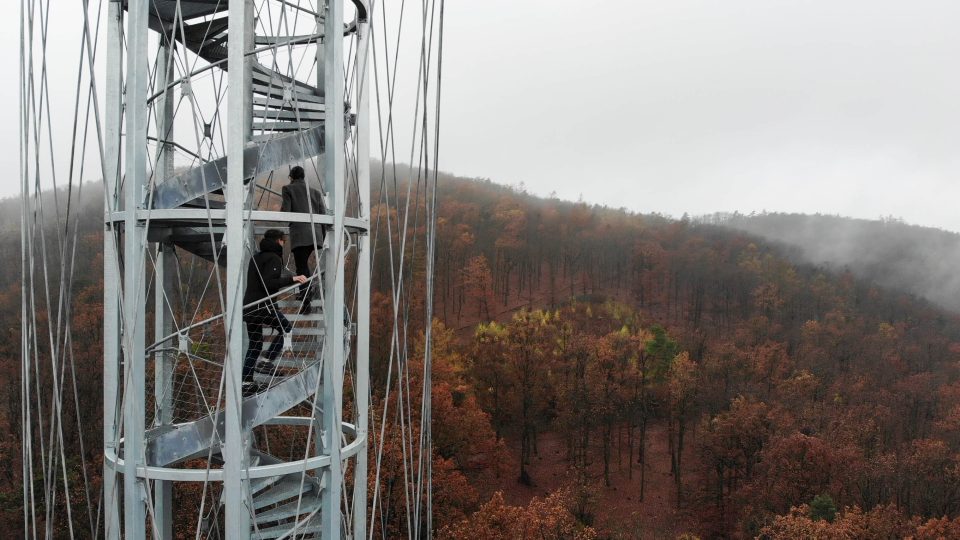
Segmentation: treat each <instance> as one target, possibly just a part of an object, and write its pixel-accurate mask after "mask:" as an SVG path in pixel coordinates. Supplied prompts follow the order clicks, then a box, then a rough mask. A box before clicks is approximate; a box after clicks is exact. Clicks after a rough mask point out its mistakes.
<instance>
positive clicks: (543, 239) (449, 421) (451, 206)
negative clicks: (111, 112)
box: [0, 176, 960, 539]
mask: <svg viewBox="0 0 960 540" xmlns="http://www.w3.org/2000/svg"><path fill="white" fill-rule="evenodd" d="M85 189H88V190H89V194H88V198H85V199H84V200H83V201H82V202H83V208H84V209H85V212H84V214H83V217H82V219H81V222H82V223H81V224H80V231H81V232H80V234H81V236H82V240H81V243H82V247H83V248H84V253H85V255H84V256H83V257H80V258H79V259H78V261H77V265H78V267H77V269H76V270H75V275H76V276H77V278H76V279H75V281H74V284H73V291H72V296H73V305H74V306H75V309H74V312H73V314H72V317H73V335H72V340H73V350H74V351H75V354H76V358H75V359H74V361H75V365H76V366H80V369H79V370H78V372H77V373H76V374H75V375H76V381H77V382H76V387H75V388H70V389H67V391H66V395H65V396H66V397H65V399H69V400H77V401H78V402H81V403H89V404H90V405H89V406H90V407H92V408H99V407H100V406H101V405H100V404H101V403H102V399H101V391H102V382H101V379H100V365H101V364H102V349H101V342H100V340H101V335H102V333H101V332H102V327H101V324H102V321H101V320H100V316H99V314H100V310H101V306H102V301H103V296H102V282H101V277H102V259H101V258H100V255H99V246H101V245H102V239H101V234H102V221H101V220H102V212H101V209H100V206H99V203H98V201H99V200H100V199H99V197H100V195H101V194H100V193H99V192H98V191H97V188H96V187H88V188H85ZM439 197H440V198H439V201H438V208H439V215H438V224H437V227H438V229H437V245H436V262H435V272H434V291H435V292H434V294H435V305H434V307H433V311H434V315H435V318H434V320H433V321H432V322H431V324H432V325H433V343H432V347H433V353H432V354H433V374H432V403H433V427H432V429H433V460H434V465H433V467H434V468H433V471H434V472H433V480H434V482H433V483H434V503H433V513H434V519H435V524H434V530H435V531H436V535H437V536H438V537H439V538H478V539H498V538H504V539H508V538H509V539H514V538H531V539H532V538H542V539H566V538H578V539H593V538H596V539H601V538H686V539H692V538H702V539H707V538H754V537H760V538H767V539H786V538H807V537H818V538H905V537H912V538H917V539H934V538H960V315H958V314H957V313H954V312H951V311H948V310H947V309H946V308H943V307H940V306H939V305H938V304H937V303H933V302H931V301H929V300H927V299H924V298H922V297H920V296H917V295H916V294H915V293H914V292H911V291H910V290H909V289H899V288H897V287H894V286H890V284H889V283H884V284H883V285H880V284H878V282H877V280H873V279H869V276H867V275H864V274H860V273H858V272H857V271H856V269H855V268H847V269H845V268H842V267H828V266H823V265H815V264H809V263H807V262H804V261H802V260H800V259H798V258H797V257H792V256H789V255H788V253H787V251H786V250H785V249H784V247H783V246H782V245H781V244H774V243H771V242H769V241H767V240H764V239H762V238H761V236H759V235H758V234H755V233H754V232H747V231H744V230H738V229H734V228H732V227H727V226H725V225H723V224H713V223H709V222H707V221H706V220H691V219H687V218H686V217H685V218H683V219H671V218H667V217H663V216H659V215H640V214H636V213H631V212H628V211H624V210H620V209H611V208H606V207H599V206H592V205H589V204H587V203H583V202H576V203H574V202H566V201H561V200H558V199H555V198H540V197H536V196H533V195H530V194H527V193H526V192H524V190H523V189H521V188H509V187H504V186H501V185H498V184H495V183H492V182H490V181H486V180H473V179H463V178H457V177H453V176H441V178H440V189H439ZM374 200H376V199H374ZM16 205H17V201H13V200H7V201H0V214H2V216H3V217H0V226H2V229H0V256H2V257H3V259H4V260H5V261H11V262H5V263H4V265H5V266H7V270H6V271H5V272H3V273H0V321H2V322H0V332H3V338H2V339H0V370H2V376H3V378H4V380H5V381H11V383H10V384H7V385H4V387H3V392H2V395H0V398H2V399H0V421H2V422H3V424H4V425H3V428H4V431H5V432H11V433H20V432H21V428H22V426H20V425H19V422H20V420H19V419H20V418H21V416H20V406H21V405H20V396H19V385H18V384H13V383H12V381H19V378H20V372H19V367H20V364H19V354H20V353H19V344H20V326H19V325H20V322H19V321H20V283H19V279H18V272H19V271H18V270H17V269H15V268H12V266H14V265H15V264H16V263H15V262H13V261H19V249H20V248H19V233H18V232H17V228H16V227H17V225H16V219H15V215H16V209H15V208H14V207H15V206H16ZM390 211H391V210H388V208H387V207H386V206H385V205H381V206H378V207H375V214H374V218H373V219H374V220H377V219H389V218H390V215H389V212H390ZM771 219H773V218H771ZM740 229H743V227H741V228H740ZM387 260H388V257H386V256H385V255H384V256H380V255H376V256H375V258H374V264H375V267H374V272H373V286H374V290H375V291H379V292H375V293H374V298H373V305H372V307H371V358H370V362H371V372H372V377H373V379H374V381H373V384H372V386H373V388H380V387H383V386H384V385H385V384H386V382H385V381H386V377H387V376H388V374H387V372H386V365H387V362H386V357H387V356H388V355H389V349H390V339H391V338H390V334H391V331H392V326H391V325H392V321H393V320H392V312H393V309H394V306H393V305H392V299H391V297H390V296H389V295H388V294H387V293H386V291H389V287H390V285H389V280H390V272H389V267H388V265H387V264H386V263H385V261H387ZM878 265H879V266H878ZM417 267H418V269H419V271H420V272H424V271H425V268H426V264H425V261H417ZM872 270H873V271H874V272H875V273H876V274H883V268H882V261H879V262H876V264H875V265H874V266H873V267H872ZM913 270H914V271H916V272H921V273H922V270H923V269H922V268H919V269H918V268H915V269H913ZM409 294H410V298H409V299H408V300H409V305H410V306H411V309H410V313H411V320H412V321H414V323H417V322H418V323H419V324H420V325H424V324H426V323H427V321H424V319H423V318H424V309H423V291H422V290H419V291H411V292H410V293H409ZM418 317H419V321H417V318H418ZM423 346H424V344H423V343H422V342H419V343H417V342H415V343H412V344H411V347H412V348H414V349H417V348H421V349H422V348H423ZM410 358H411V360H410V362H411V363H414V364H415V363H416V362H418V361H419V360H417V358H419V356H418V355H417V354H410ZM416 367H417V366H416V365H413V366H411V369H410V372H411V373H417V372H418V371H417V369H416ZM412 377H415V376H412ZM418 386H419V385H418V384H411V387H418ZM380 406H382V404H381V405H380ZM377 407H378V396H377V395H374V396H373V411H374V414H376V411H377ZM415 414H416V413H415ZM87 418H89V419H91V420H94V422H84V423H83V424H82V427H81V425H80V424H79V423H77V422H74V421H73V420H72V419H70V418H68V417H67V416H64V426H63V429H64V437H65V438H67V439H69V440H72V441H79V440H80V436H81V435H82V438H83V440H84V441H88V442H89V443H88V444H87V445H86V446H85V447H84V448H83V452H84V454H83V458H82V459H78V460H73V461H70V460H68V462H67V463H66V466H67V467H69V468H70V470H71V474H75V475H77V477H78V478H79V477H80V476H81V475H83V474H90V475H92V478H91V482H90V484H91V485H92V486H93V489H97V488H98V487H99V484H98V482H99V480H98V478H97V476H98V475H99V471H98V468H97V467H87V468H86V469H84V468H83V467H82V466H81V462H85V463H88V464H89V463H94V464H95V463H99V461H98V460H99V457H98V453H99V448H98V442H99V441H100V440H101V439H102V437H101V435H100V430H101V429H102V427H101V426H100V425H98V424H97V422H96V421H98V420H99V418H100V416H99V414H98V413H96V412H91V413H90V414H89V415H88V416H87ZM81 430H82V433H81ZM401 445H402V442H401V441H387V442H386V446H385V447H386V451H385V458H384V464H383V472H382V473H381V483H382V485H383V487H382V490H381V493H382V497H383V498H384V507H385V508H390V505H391V504H397V505H399V504H402V501H401V500H400V498H401V497H402V496H403V490H402V489H401V488H399V487H398V486H401V485H402V483H403V482H404V481H405V480H404V473H403V464H402V463H401V458H400V456H399V452H400V448H402V446H401ZM391 448H393V450H392V452H391ZM79 455H80V452H79V451H78V456H79ZM20 460H21V446H20V442H19V440H18V437H5V438H3V439H0V526H2V527H3V529H4V530H6V531H20V530H22V527H23V525H22V520H23V508H22V487H21V486H22V483H23V482H24V480H25V479H23V478H21V471H22V468H21V466H20ZM28 480H30V481H33V480H31V479H28ZM74 485H76V486H81V487H78V488H77V489H79V490H82V489H83V488H82V486H83V485H84V484H83V483H82V482H76V483H74ZM68 496H70V497H75V498H76V500H77V501H81V500H83V499H84V494H83V493H82V492H77V493H70V494H68ZM177 497H180V498H181V500H185V499H183V498H185V497H189V494H177ZM94 500H96V497H94ZM80 507H82V505H81V504H80V503H78V508H80ZM86 511H87V509H84V512H86ZM96 511H97V509H96V508H93V509H92V512H96ZM74 519H77V520H85V519H87V516H86V514H85V513H84V514H83V516H74ZM383 522H384V523H385V525H384V527H383V530H380V531H378V533H379V534H381V535H382V536H383V537H392V536H394V535H397V534H400V533H403V534H405V532H404V531H405V529H404V527H405V526H406V524H405V523H403V522H402V520H401V519H400V516H399V513H398V514H397V516H396V517H391V516H385V519H384V521H383Z"/></svg>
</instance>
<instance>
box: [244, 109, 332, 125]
mask: <svg viewBox="0 0 960 540" xmlns="http://www.w3.org/2000/svg"><path fill="white" fill-rule="evenodd" d="M324 118H325V115H324V113H323V111H305V110H294V111H289V110H285V109H264V108H260V107H258V108H255V109H253V119H254V120H269V121H283V122H320V121H322V120H323V119H324Z"/></svg>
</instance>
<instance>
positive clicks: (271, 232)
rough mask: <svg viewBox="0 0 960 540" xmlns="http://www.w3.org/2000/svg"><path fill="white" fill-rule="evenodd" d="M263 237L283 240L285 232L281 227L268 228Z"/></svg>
mask: <svg viewBox="0 0 960 540" xmlns="http://www.w3.org/2000/svg"><path fill="white" fill-rule="evenodd" d="M263 237H264V238H266V239H268V240H273V241H277V240H283V237H284V234H283V231H281V230H279V229H268V230H267V232H265V233H263Z"/></svg>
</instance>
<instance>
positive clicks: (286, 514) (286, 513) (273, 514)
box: [254, 497, 320, 523]
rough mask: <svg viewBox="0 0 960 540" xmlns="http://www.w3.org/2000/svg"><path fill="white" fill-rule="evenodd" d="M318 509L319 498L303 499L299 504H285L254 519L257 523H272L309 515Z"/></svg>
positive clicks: (295, 502) (261, 513)
mask: <svg viewBox="0 0 960 540" xmlns="http://www.w3.org/2000/svg"><path fill="white" fill-rule="evenodd" d="M319 508H320V497H303V498H302V499H301V500H300V501H299V504H298V503H297V501H293V502H291V503H287V504H284V505H281V506H278V507H276V508H272V509H270V510H267V511H266V512H260V513H258V514H257V515H256V516H254V519H255V520H256V522H257V523H272V522H274V521H281V520H284V519H288V518H292V517H295V516H298V515H301V514H309V513H311V512H313V511H314V510H318V509H319Z"/></svg>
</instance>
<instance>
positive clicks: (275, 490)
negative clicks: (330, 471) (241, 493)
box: [253, 474, 317, 510]
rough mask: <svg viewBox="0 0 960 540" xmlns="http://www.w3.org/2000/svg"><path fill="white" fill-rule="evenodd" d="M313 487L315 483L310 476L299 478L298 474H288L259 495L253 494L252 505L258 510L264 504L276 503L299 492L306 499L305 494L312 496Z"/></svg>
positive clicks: (295, 495) (297, 494)
mask: <svg viewBox="0 0 960 540" xmlns="http://www.w3.org/2000/svg"><path fill="white" fill-rule="evenodd" d="M315 487H317V485H316V484H315V479H314V478H313V477H312V476H307V477H306V478H301V477H300V475H299V474H288V475H286V476H284V477H283V480H281V481H279V482H277V483H276V484H274V485H273V486H271V487H270V488H269V489H267V490H265V491H264V492H262V493H260V494H259V495H256V496H254V497H253V507H254V508H256V509H257V510H259V509H261V508H263V507H265V506H270V505H271V504H277V503H280V502H283V501H285V500H287V499H290V498H293V497H297V496H299V495H301V494H303V495H304V497H303V498H304V499H306V498H307V494H311V495H310V496H314V495H313V494H312V492H313V491H314V488H315Z"/></svg>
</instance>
